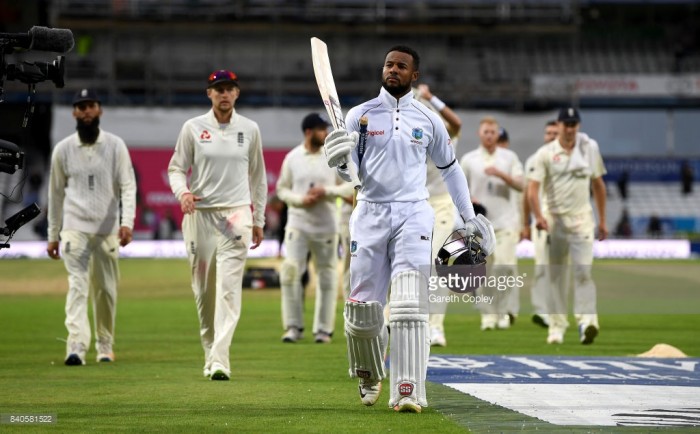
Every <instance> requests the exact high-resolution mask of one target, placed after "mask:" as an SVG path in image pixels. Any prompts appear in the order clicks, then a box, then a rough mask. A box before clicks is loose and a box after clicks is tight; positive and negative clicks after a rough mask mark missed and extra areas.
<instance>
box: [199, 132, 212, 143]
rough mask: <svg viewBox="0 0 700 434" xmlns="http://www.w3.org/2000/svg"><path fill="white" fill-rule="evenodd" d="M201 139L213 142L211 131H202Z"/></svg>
mask: <svg viewBox="0 0 700 434" xmlns="http://www.w3.org/2000/svg"><path fill="white" fill-rule="evenodd" d="M199 141H200V142H203V143H208V142H211V134H209V131H207V130H204V131H202V134H200V135H199Z"/></svg>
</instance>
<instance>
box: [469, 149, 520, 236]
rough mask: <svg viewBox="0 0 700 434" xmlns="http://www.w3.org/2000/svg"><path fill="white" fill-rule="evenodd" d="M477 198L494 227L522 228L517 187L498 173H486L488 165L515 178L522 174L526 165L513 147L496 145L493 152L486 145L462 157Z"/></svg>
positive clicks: (496, 228)
mask: <svg viewBox="0 0 700 434" xmlns="http://www.w3.org/2000/svg"><path fill="white" fill-rule="evenodd" d="M460 166H462V170H463V171H464V174H465V175H466V177H467V182H469V188H470V190H471V193H472V195H473V196H474V198H475V200H476V201H478V202H479V203H481V204H482V205H484V207H486V217H487V218H488V219H489V221H490V222H491V224H492V225H493V228H494V230H499V229H519V228H520V217H519V216H520V208H519V205H518V204H517V203H516V200H515V197H514V196H515V195H516V194H517V193H518V192H517V190H515V189H514V188H512V187H511V186H509V185H508V184H507V183H506V182H505V181H504V180H502V179H501V178H499V177H497V176H491V175H487V174H486V173H485V172H484V170H485V169H486V168H487V167H492V166H493V167H495V168H497V169H498V170H500V171H501V172H504V173H506V174H508V175H510V176H511V177H513V178H517V177H522V176H523V165H522V163H521V162H520V159H519V158H518V155H517V154H516V153H515V152H513V151H511V150H510V149H505V148H501V147H500V146H496V147H495V149H494V151H493V153H492V154H489V152H488V151H487V150H486V148H484V147H483V146H479V147H478V148H477V149H475V150H473V151H470V152H467V153H466V154H464V156H463V157H462V159H461V160H460Z"/></svg>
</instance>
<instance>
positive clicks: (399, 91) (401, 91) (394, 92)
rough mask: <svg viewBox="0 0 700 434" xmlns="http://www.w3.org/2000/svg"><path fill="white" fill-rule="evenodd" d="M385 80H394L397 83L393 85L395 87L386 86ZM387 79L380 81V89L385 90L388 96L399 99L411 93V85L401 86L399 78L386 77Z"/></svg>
mask: <svg viewBox="0 0 700 434" xmlns="http://www.w3.org/2000/svg"><path fill="white" fill-rule="evenodd" d="M387 78H393V79H395V80H396V81H397V82H398V84H395V85H390V84H388V83H387ZM387 78H385V79H384V80H382V87H383V88H384V89H386V91H387V92H389V94H390V95H391V96H394V97H396V98H400V97H402V96H404V95H406V94H407V93H408V92H410V91H411V83H408V84H401V79H400V78H399V77H387Z"/></svg>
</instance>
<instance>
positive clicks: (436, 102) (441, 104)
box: [430, 95, 447, 112]
mask: <svg viewBox="0 0 700 434" xmlns="http://www.w3.org/2000/svg"><path fill="white" fill-rule="evenodd" d="M430 104H432V105H433V107H435V110H437V111H439V112H441V111H442V109H444V108H445V107H447V104H445V103H444V102H442V100H441V99H440V98H438V97H436V96H435V95H433V97H432V98H430Z"/></svg>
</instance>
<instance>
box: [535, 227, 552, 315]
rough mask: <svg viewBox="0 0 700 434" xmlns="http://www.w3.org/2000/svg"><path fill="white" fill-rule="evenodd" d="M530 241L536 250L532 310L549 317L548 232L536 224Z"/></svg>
mask: <svg viewBox="0 0 700 434" xmlns="http://www.w3.org/2000/svg"><path fill="white" fill-rule="evenodd" d="M530 239H531V240H532V246H533V248H534V257H535V276H534V277H533V279H532V288H531V289H530V301H531V302H532V309H533V310H534V311H535V313H536V314H537V315H547V314H548V313H549V312H548V309H547V306H548V301H547V298H548V297H549V293H550V290H549V270H548V268H549V265H548V264H549V246H548V244H547V232H545V231H542V230H539V229H537V227H535V225H534V223H533V224H532V225H531V227H530Z"/></svg>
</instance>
